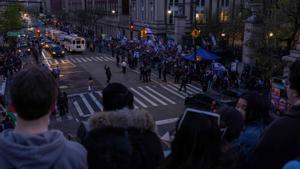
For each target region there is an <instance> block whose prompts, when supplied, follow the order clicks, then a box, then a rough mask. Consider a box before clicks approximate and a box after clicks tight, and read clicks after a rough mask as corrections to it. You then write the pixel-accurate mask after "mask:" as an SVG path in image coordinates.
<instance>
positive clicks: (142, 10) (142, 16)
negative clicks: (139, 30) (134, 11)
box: [140, 0, 145, 20]
mask: <svg viewBox="0 0 300 169" xmlns="http://www.w3.org/2000/svg"><path fill="white" fill-rule="evenodd" d="M140 2H141V3H140V6H141V8H140V9H141V20H144V19H145V3H144V0H141V1H140Z"/></svg>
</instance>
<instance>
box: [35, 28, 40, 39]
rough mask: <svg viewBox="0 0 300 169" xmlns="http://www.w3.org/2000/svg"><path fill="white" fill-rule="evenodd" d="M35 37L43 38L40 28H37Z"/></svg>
mask: <svg viewBox="0 0 300 169" xmlns="http://www.w3.org/2000/svg"><path fill="white" fill-rule="evenodd" d="M35 36H36V37H40V36H41V30H40V29H39V28H36V30H35Z"/></svg>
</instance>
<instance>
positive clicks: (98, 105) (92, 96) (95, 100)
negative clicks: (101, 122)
mask: <svg viewBox="0 0 300 169" xmlns="http://www.w3.org/2000/svg"><path fill="white" fill-rule="evenodd" d="M89 95H90V96H91V98H92V99H93V101H94V102H95V104H96V105H97V107H98V108H99V109H100V111H103V107H102V105H101V103H100V102H99V101H98V100H97V98H96V97H95V96H94V95H93V94H92V93H89Z"/></svg>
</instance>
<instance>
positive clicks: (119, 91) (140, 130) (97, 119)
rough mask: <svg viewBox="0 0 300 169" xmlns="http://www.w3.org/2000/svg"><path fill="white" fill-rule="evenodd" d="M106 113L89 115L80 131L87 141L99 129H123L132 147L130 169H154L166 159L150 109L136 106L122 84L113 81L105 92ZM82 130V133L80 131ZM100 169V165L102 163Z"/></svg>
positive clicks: (81, 138) (131, 95)
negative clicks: (148, 110) (135, 107)
mask: <svg viewBox="0 0 300 169" xmlns="http://www.w3.org/2000/svg"><path fill="white" fill-rule="evenodd" d="M102 96H103V108H104V112H101V113H96V114H94V115H93V116H91V117H90V119H89V120H88V121H87V122H86V123H85V125H84V126H85V127H82V128H81V129H80V130H81V132H80V131H79V138H80V140H82V143H83V144H84V140H85V139H86V137H87V136H88V134H89V132H90V131H91V130H93V129H96V128H107V127H114V128H123V129H125V130H126V131H127V133H128V140H129V142H130V144H131V146H132V149H133V153H132V159H133V161H132V164H131V169H140V168H143V169H155V168H157V167H158V166H159V163H160V162H161V160H162V159H163V151H162V147H161V144H160V140H159V138H158V136H157V134H156V126H155V122H154V120H153V118H152V116H151V114H149V113H148V112H147V111H145V110H142V109H134V106H133V101H134V97H133V94H132V93H131V92H130V91H129V90H128V89H127V87H125V86H124V85H122V84H120V83H111V84H109V85H108V86H107V87H106V88H104V89H103V91H102ZM80 133H81V134H80ZM99 168H101V166H99Z"/></svg>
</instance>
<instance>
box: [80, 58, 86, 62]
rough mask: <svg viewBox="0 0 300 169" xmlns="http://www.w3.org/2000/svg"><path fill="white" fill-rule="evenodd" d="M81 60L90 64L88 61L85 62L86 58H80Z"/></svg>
mask: <svg viewBox="0 0 300 169" xmlns="http://www.w3.org/2000/svg"><path fill="white" fill-rule="evenodd" d="M80 59H81V60H83V62H88V61H87V60H85V59H84V58H80Z"/></svg>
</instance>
